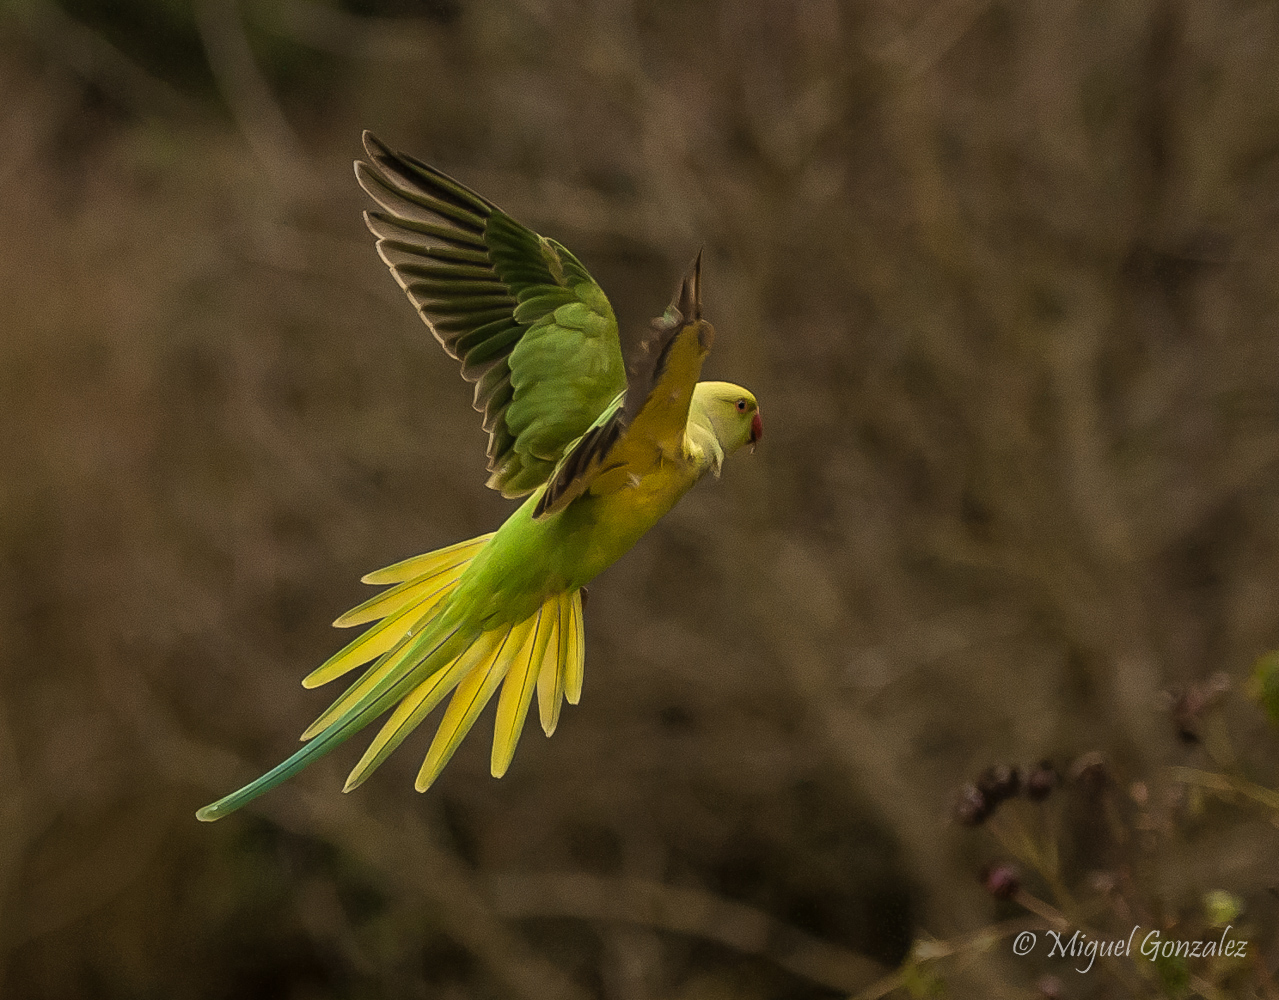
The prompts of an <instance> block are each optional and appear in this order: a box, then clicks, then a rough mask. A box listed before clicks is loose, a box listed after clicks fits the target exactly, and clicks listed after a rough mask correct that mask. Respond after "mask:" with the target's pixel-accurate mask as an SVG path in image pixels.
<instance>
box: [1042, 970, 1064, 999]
mask: <svg viewBox="0 0 1279 1000" xmlns="http://www.w3.org/2000/svg"><path fill="white" fill-rule="evenodd" d="M1035 994H1036V995H1037V996H1038V997H1040V998H1041V1000H1061V998H1062V997H1063V996H1065V995H1066V987H1065V986H1063V985H1062V982H1061V980H1060V979H1058V978H1057V977H1056V976H1040V977H1039V979H1038V980H1037V981H1036V982H1035Z"/></svg>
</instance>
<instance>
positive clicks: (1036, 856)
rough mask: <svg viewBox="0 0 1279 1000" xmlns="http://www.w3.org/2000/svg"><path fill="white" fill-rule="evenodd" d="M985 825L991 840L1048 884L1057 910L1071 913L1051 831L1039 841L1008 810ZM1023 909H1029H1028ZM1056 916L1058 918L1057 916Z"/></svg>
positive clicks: (1072, 905)
mask: <svg viewBox="0 0 1279 1000" xmlns="http://www.w3.org/2000/svg"><path fill="white" fill-rule="evenodd" d="M986 825H987V827H988V828H989V829H990V832H991V833H992V834H994V836H995V839H996V840H998V841H999V842H1000V843H1001V844H1003V845H1004V847H1005V848H1006V849H1007V850H1008V851H1009V852H1010V853H1011V854H1013V856H1015V857H1016V858H1017V859H1018V860H1020V861H1022V862H1023V863H1024V864H1026V865H1029V866H1030V867H1031V868H1032V869H1034V870H1035V872H1037V873H1038V874H1039V875H1040V876H1041V877H1042V878H1043V880H1044V881H1045V882H1047V883H1048V887H1049V888H1050V889H1052V892H1053V896H1054V897H1056V899H1057V903H1058V904H1059V905H1060V906H1061V908H1062V909H1063V910H1064V911H1065V912H1066V913H1068V914H1074V912H1075V899H1074V896H1072V895H1071V892H1070V890H1069V889H1067V888H1066V884H1065V883H1064V882H1063V881H1062V880H1061V872H1060V865H1059V863H1058V855H1057V841H1056V838H1055V837H1054V836H1053V834H1052V832H1051V830H1048V831H1045V832H1044V833H1043V835H1042V839H1041V838H1040V837H1037V836H1036V835H1035V833H1034V832H1033V831H1031V830H1029V829H1027V827H1026V824H1025V823H1024V822H1023V819H1022V817H1021V816H1020V815H1019V814H1016V813H1014V812H1012V811H1006V812H1001V813H999V814H997V815H995V816H993V817H991V819H990V820H989V821H988V822H987V824H986ZM1028 898H1033V897H1028ZM1044 905H1046V904H1044ZM1027 909H1033V908H1032V907H1029V906H1028V907H1027ZM1034 912H1039V911H1037V910H1035V911H1034ZM1054 912H1056V911H1054ZM1058 916H1059V917H1060V914H1058Z"/></svg>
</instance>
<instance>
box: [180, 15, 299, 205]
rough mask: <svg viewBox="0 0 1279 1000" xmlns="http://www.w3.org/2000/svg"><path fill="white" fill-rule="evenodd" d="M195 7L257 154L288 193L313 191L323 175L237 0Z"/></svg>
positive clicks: (219, 75) (212, 59)
mask: <svg viewBox="0 0 1279 1000" xmlns="http://www.w3.org/2000/svg"><path fill="white" fill-rule="evenodd" d="M194 10H195V17H196V24H197V25H198V26H199V29H200V37H201V39H202V40H203V42H204V51H205V54H206V55H207V56H208V60H209V68H210V69H211V70H212V71H213V76H214V79H215V80H216V81H217V84H218V89H219V90H220V91H221V93H222V97H223V98H224V99H225V100H226V102H227V106H228V107H229V108H230V109H231V114H232V116H233V117H234V118H235V121H236V124H237V125H238V126H239V127H240V131H241V132H243V133H244V137H245V139H246V140H247V141H248V143H249V146H250V148H251V149H252V150H253V152H254V155H255V156H256V157H257V158H258V160H259V161H260V162H261V165H262V167H263V168H264V169H265V170H266V171H267V172H268V173H270V174H271V176H272V178H273V179H274V180H275V182H276V184H277V186H278V187H279V188H280V189H281V190H282V192H283V193H284V194H285V195H286V196H289V197H296V196H297V195H299V194H307V193H309V192H310V191H311V190H313V189H314V188H315V187H316V186H317V185H318V181H317V179H316V178H315V176H314V175H313V173H312V170H311V167H310V164H309V162H308V160H307V157H306V154H305V152H304V151H303V149H302V143H301V142H300V141H299V140H298V137H297V135H296V133H294V131H293V128H292V126H290V125H289V122H288V119H286V118H285V117H284V112H283V111H282V110H281V109H280V106H279V104H278V103H277V102H276V100H275V96H274V95H273V94H272V93H271V87H270V84H269V83H268V82H267V80H266V77H265V76H263V74H262V71H261V70H260V69H259V68H258V65H257V62H256V60H255V59H254V58H253V50H252V49H251V48H250V47H249V40H248V38H247V37H246V36H245V34H244V25H243V23H242V21H241V19H240V11H239V7H238V4H237V2H236V0H198V2H197V3H196V4H195V7H194Z"/></svg>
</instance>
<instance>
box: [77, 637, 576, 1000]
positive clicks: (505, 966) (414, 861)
mask: <svg viewBox="0 0 1279 1000" xmlns="http://www.w3.org/2000/svg"><path fill="white" fill-rule="evenodd" d="M100 659H101V658H100ZM102 689H103V691H104V694H105V696H106V697H107V698H108V699H109V700H110V703H111V704H112V706H113V707H114V709H115V710H116V712H117V714H118V715H119V716H120V717H121V719H122V721H124V722H126V723H127V724H131V725H132V726H133V728H134V729H135V730H136V731H137V732H138V735H139V737H140V739H141V740H142V743H143V746H144V747H145V748H146V749H147V751H148V752H149V753H150V755H151V758H152V762H153V764H154V765H155V767H156V768H157V770H159V771H160V772H161V773H163V774H164V775H165V776H166V777H167V778H169V780H171V781H175V782H180V783H182V784H188V785H191V784H193V785H195V786H197V787H199V788H201V789H204V790H207V791H208V792H210V793H212V792H215V791H220V790H223V789H225V788H226V787H227V786H228V785H230V784H232V783H233V781H234V780H235V777H236V776H237V775H243V774H245V773H247V772H248V771H249V770H250V768H249V767H248V766H247V765H246V764H245V763H244V762H243V761H239V760H237V759H236V758H235V757H234V755H232V754H230V753H228V752H227V751H225V750H222V749H220V748H217V747H213V746H209V745H207V744H204V743H202V742H200V741H199V740H196V739H194V738H192V737H190V736H188V735H187V734H186V733H185V732H184V731H183V730H182V728H181V726H180V725H178V724H177V722H176V721H175V720H174V719H173V718H172V717H171V714H170V713H169V711H168V710H167V709H166V707H165V706H164V705H163V704H162V703H161V702H160V701H159V699H157V698H156V697H155V696H154V695H153V694H152V693H151V691H150V690H149V689H148V687H147V686H146V684H145V682H144V681H143V679H142V678H141V677H139V676H137V675H135V674H128V675H126V673H125V672H113V673H112V674H111V675H110V676H109V677H104V678H103V682H102ZM254 808H255V809H258V810H259V811H261V812H263V813H265V814H266V815H268V816H270V817H271V819H272V820H274V821H275V822H277V823H279V824H280V825H281V826H283V827H284V828H286V829H289V830H292V831H294V832H297V833H301V834H304V835H310V836H316V835H318V836H321V837H323V838H325V839H326V840H327V841H328V842H330V843H332V844H336V845H338V846H339V847H340V848H341V849H342V850H343V851H345V852H346V853H348V854H349V855H350V856H351V857H353V858H357V859H359V860H360V861H361V862H363V863H364V864H367V865H368V866H369V867H371V868H373V869H375V870H377V871H381V872H382V873H383V874H384V876H385V878H386V881H387V884H388V885H389V886H399V887H404V888H408V889H410V891H412V892H413V893H415V894H416V895H417V896H418V897H419V898H420V899H423V900H426V901H427V902H428V904H429V907H430V909H431V911H432V912H433V913H434V914H436V919H437V920H438V921H439V922H440V926H443V927H447V928H448V931H449V934H450V935H451V936H453V937H455V938H456V940H457V941H458V942H459V943H460V944H462V945H463V946H465V947H466V948H467V949H468V950H469V951H470V952H471V953H472V954H474V955H475V956H476V957H477V958H479V959H480V960H481V961H482V962H484V963H485V965H486V966H488V968H489V970H490V971H491V972H492V974H493V976H494V977H495V978H496V979H497V980H498V981H500V982H501V983H502V984H503V985H504V986H505V987H506V988H507V989H509V990H510V992H511V994H512V995H513V996H517V997H525V998H527V1000H541V998H543V997H549V996H554V997H563V998H565V1000H585V995H584V994H583V993H582V991H581V990H580V989H579V988H578V987H577V985H576V984H575V983H573V982H572V981H571V980H570V979H569V978H568V977H567V976H566V975H565V974H564V973H563V972H562V971H560V970H559V969H558V968H557V967H556V966H554V965H552V964H551V963H550V962H548V961H546V960H545V959H543V958H541V957H539V956H538V955H536V954H535V953H534V952H533V951H532V950H531V949H530V948H529V947H528V946H527V945H526V944H524V942H523V941H521V940H520V939H519V937H518V936H517V935H515V934H513V933H511V932H510V931H509V930H507V928H505V927H504V926H503V925H502V922H501V921H500V920H499V919H498V918H497V916H496V915H495V914H494V912H493V910H492V908H491V907H490V906H489V905H488V904H487V902H486V901H485V900H484V898H483V895H482V894H481V893H480V891H479V888H478V887H477V886H476V884H475V881H474V879H473V878H472V877H471V876H470V874H469V873H468V872H467V871H466V869H465V868H464V866H463V865H462V863H461V862H460V861H459V860H458V859H457V858H456V857H454V856H453V855H452V854H450V853H449V852H447V851H445V850H444V849H443V848H442V847H440V846H439V845H438V844H437V843H436V841H435V837H434V833H433V831H431V830H430V829H428V828H427V826H426V824H424V823H422V822H421V821H420V820H417V819H415V818H406V819H404V820H403V821H402V824H401V825H392V824H390V823H387V822H383V821H381V820H379V819H377V818H375V817H373V816H370V815H368V814H367V813H364V812H362V811H361V810H360V809H359V807H358V806H357V805H356V803H355V801H354V800H352V799H351V798H350V797H349V796H342V795H338V794H333V795H325V796H323V797H321V796H315V795H311V794H308V793H307V792H305V791H303V790H302V789H300V788H299V787H297V785H296V784H295V785H290V786H287V787H284V788H281V789H277V790H276V791H275V792H274V793H273V794H272V795H271V796H270V797H269V798H267V799H263V800H260V801H259V802H258V803H256V804H255V806H254ZM192 822H194V818H193V819H192Z"/></svg>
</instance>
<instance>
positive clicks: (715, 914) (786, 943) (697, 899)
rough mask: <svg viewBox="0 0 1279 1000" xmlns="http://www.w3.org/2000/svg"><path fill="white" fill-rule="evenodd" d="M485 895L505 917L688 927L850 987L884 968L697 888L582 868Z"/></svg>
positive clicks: (493, 884)
mask: <svg viewBox="0 0 1279 1000" xmlns="http://www.w3.org/2000/svg"><path fill="white" fill-rule="evenodd" d="M486 884H487V887H488V895H489V898H491V899H492V900H493V904H494V906H495V907H496V908H497V910H498V912H499V913H501V914H503V915H504V916H507V917H515V918H527V917H576V918H578V919H581V920H600V921H615V922H619V923H631V924H640V925H643V926H647V927H654V928H657V929H659V930H664V931H674V932H676V933H678V934H689V935H693V936H695V937H700V938H705V939H706V940H708V941H715V942H717V943H719V944H723V945H727V946H728V947H730V948H734V949H736V950H737V951H742V952H746V953H748V954H752V955H759V956H762V957H763V958H766V959H768V960H769V961H771V962H773V963H774V964H776V965H778V966H780V967H781V968H783V969H786V970H787V971H788V972H792V973H794V974H795V975H797V976H801V977H803V978H804V979H808V980H810V981H811V982H814V983H819V984H821V985H823V986H829V987H830V988H831V989H834V990H854V989H857V988H859V987H860V986H862V985H864V984H865V983H866V982H868V981H869V980H870V979H872V978H873V977H876V976H879V975H882V973H883V967H882V966H881V965H880V964H879V963H877V962H875V961H873V960H871V959H869V958H866V957H865V956H863V955H858V954H855V953H854V952H851V951H848V950H847V949H845V948H841V947H839V946H838V945H835V944H831V943H830V942H827V941H822V940H819V939H817V938H815V937H813V936H812V935H810V934H806V933H804V932H803V931H800V930H797V929H795V928H794V927H790V926H788V925H786V924H783V923H780V922H779V921H777V920H774V919H773V918H772V917H770V916H769V915H768V914H766V913H764V912H762V911H760V910H757V909H755V908H754V907H750V906H746V905H744V904H742V903H737V902H734V901H732V900H729V899H724V898H723V897H721V896H716V895H713V894H711V893H708V892H701V891H698V890H696V889H687V888H681V887H679V886H671V885H664V884H662V883H660V882H652V881H648V880H644V879H634V878H603V877H600V876H596V875H590V874H587V873H584V872H570V873H556V874H540V875H524V874H519V873H495V874H490V875H489V876H487V878H486Z"/></svg>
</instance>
